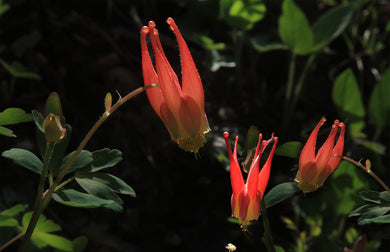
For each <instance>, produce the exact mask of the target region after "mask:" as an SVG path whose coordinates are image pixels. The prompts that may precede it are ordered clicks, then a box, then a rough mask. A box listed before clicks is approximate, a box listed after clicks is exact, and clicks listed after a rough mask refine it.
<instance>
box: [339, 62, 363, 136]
mask: <svg viewBox="0 0 390 252" xmlns="http://www.w3.org/2000/svg"><path fill="white" fill-rule="evenodd" d="M332 96H333V102H334V103H335V104H336V106H337V108H338V110H339V113H340V115H341V116H342V117H343V118H346V120H347V121H349V123H348V125H349V127H350V129H351V133H352V134H353V135H355V136H360V132H361V130H362V129H363V127H364V116H365V109H364V105H363V102H362V96H361V93H360V90H359V87H358V84H357V81H356V78H355V75H354V73H353V72H352V70H351V69H346V70H345V71H344V72H342V73H341V74H340V75H339V76H338V77H337V78H336V81H335V83H334V86H333V95H332Z"/></svg>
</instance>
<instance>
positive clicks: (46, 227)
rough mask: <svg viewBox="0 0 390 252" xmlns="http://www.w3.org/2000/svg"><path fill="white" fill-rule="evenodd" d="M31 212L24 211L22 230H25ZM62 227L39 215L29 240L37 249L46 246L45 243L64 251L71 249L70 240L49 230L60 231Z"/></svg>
mask: <svg viewBox="0 0 390 252" xmlns="http://www.w3.org/2000/svg"><path fill="white" fill-rule="evenodd" d="M32 214H33V212H28V213H26V214H25V215H24V216H23V218H22V225H23V229H24V231H26V230H27V227H28V224H29V223H30V220H31V217H32ZM61 230H62V228H61V226H59V225H58V224H56V223H54V222H53V221H52V220H48V219H46V217H45V216H44V215H41V216H39V219H38V221H37V224H36V226H35V229H34V233H33V234H32V236H31V241H32V242H33V243H34V245H36V246H37V247H38V248H39V249H41V248H44V247H46V246H47V245H49V246H51V247H53V248H58V249H62V250H64V251H73V249H72V247H73V244H72V242H71V241H69V240H67V239H65V238H63V237H60V236H57V235H53V234H49V233H50V232H55V231H61Z"/></svg>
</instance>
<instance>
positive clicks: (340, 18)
mask: <svg viewBox="0 0 390 252" xmlns="http://www.w3.org/2000/svg"><path fill="white" fill-rule="evenodd" d="M352 16H353V6H352V5H349V4H343V5H339V6H337V7H335V8H332V9H331V10H329V11H328V12H326V13H325V14H324V15H323V16H321V17H320V18H319V19H318V20H317V21H316V22H315V23H314V24H313V27H312V31H313V37H314V39H313V41H314V42H313V47H312V51H317V50H319V49H321V48H323V47H324V46H326V45H327V44H329V43H330V42H331V41H332V40H334V39H335V38H337V37H338V36H339V35H340V34H341V33H343V32H344V30H345V28H346V27H347V26H348V24H349V22H350V21H351V18H352Z"/></svg>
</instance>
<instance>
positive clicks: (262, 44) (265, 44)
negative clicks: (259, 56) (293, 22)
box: [251, 34, 288, 53]
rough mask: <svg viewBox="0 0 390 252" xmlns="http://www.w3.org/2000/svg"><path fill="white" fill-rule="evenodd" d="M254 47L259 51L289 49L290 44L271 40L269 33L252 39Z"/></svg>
mask: <svg viewBox="0 0 390 252" xmlns="http://www.w3.org/2000/svg"><path fill="white" fill-rule="evenodd" d="M251 43H252V46H253V48H255V50H256V51H258V52H259V53H264V52H269V51H274V50H288V46H287V45H285V44H283V43H281V42H273V41H272V42H271V41H269V38H268V36H267V35H262V34H261V35H257V36H254V37H253V38H252V39H251Z"/></svg>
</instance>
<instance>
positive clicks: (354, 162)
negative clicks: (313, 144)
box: [334, 155, 390, 193]
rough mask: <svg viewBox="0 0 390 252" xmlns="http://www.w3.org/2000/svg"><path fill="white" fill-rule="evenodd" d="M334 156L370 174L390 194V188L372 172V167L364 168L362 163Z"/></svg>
mask: <svg viewBox="0 0 390 252" xmlns="http://www.w3.org/2000/svg"><path fill="white" fill-rule="evenodd" d="M334 156H335V157H339V158H341V159H344V160H346V161H348V162H350V163H352V164H354V165H356V166H357V167H360V168H362V169H363V170H364V171H365V172H367V173H368V174H370V175H371V177H373V178H374V179H375V180H376V181H377V182H378V183H379V184H380V185H381V186H382V187H383V188H384V189H385V190H386V191H387V192H389V193H390V188H389V187H388V186H387V185H386V184H385V183H384V182H383V181H382V180H381V179H380V178H379V177H378V176H377V175H376V174H375V173H374V172H373V171H372V170H371V167H367V166H364V165H362V164H361V163H359V162H356V161H355V160H353V159H351V158H349V157H345V156H339V155H334Z"/></svg>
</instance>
